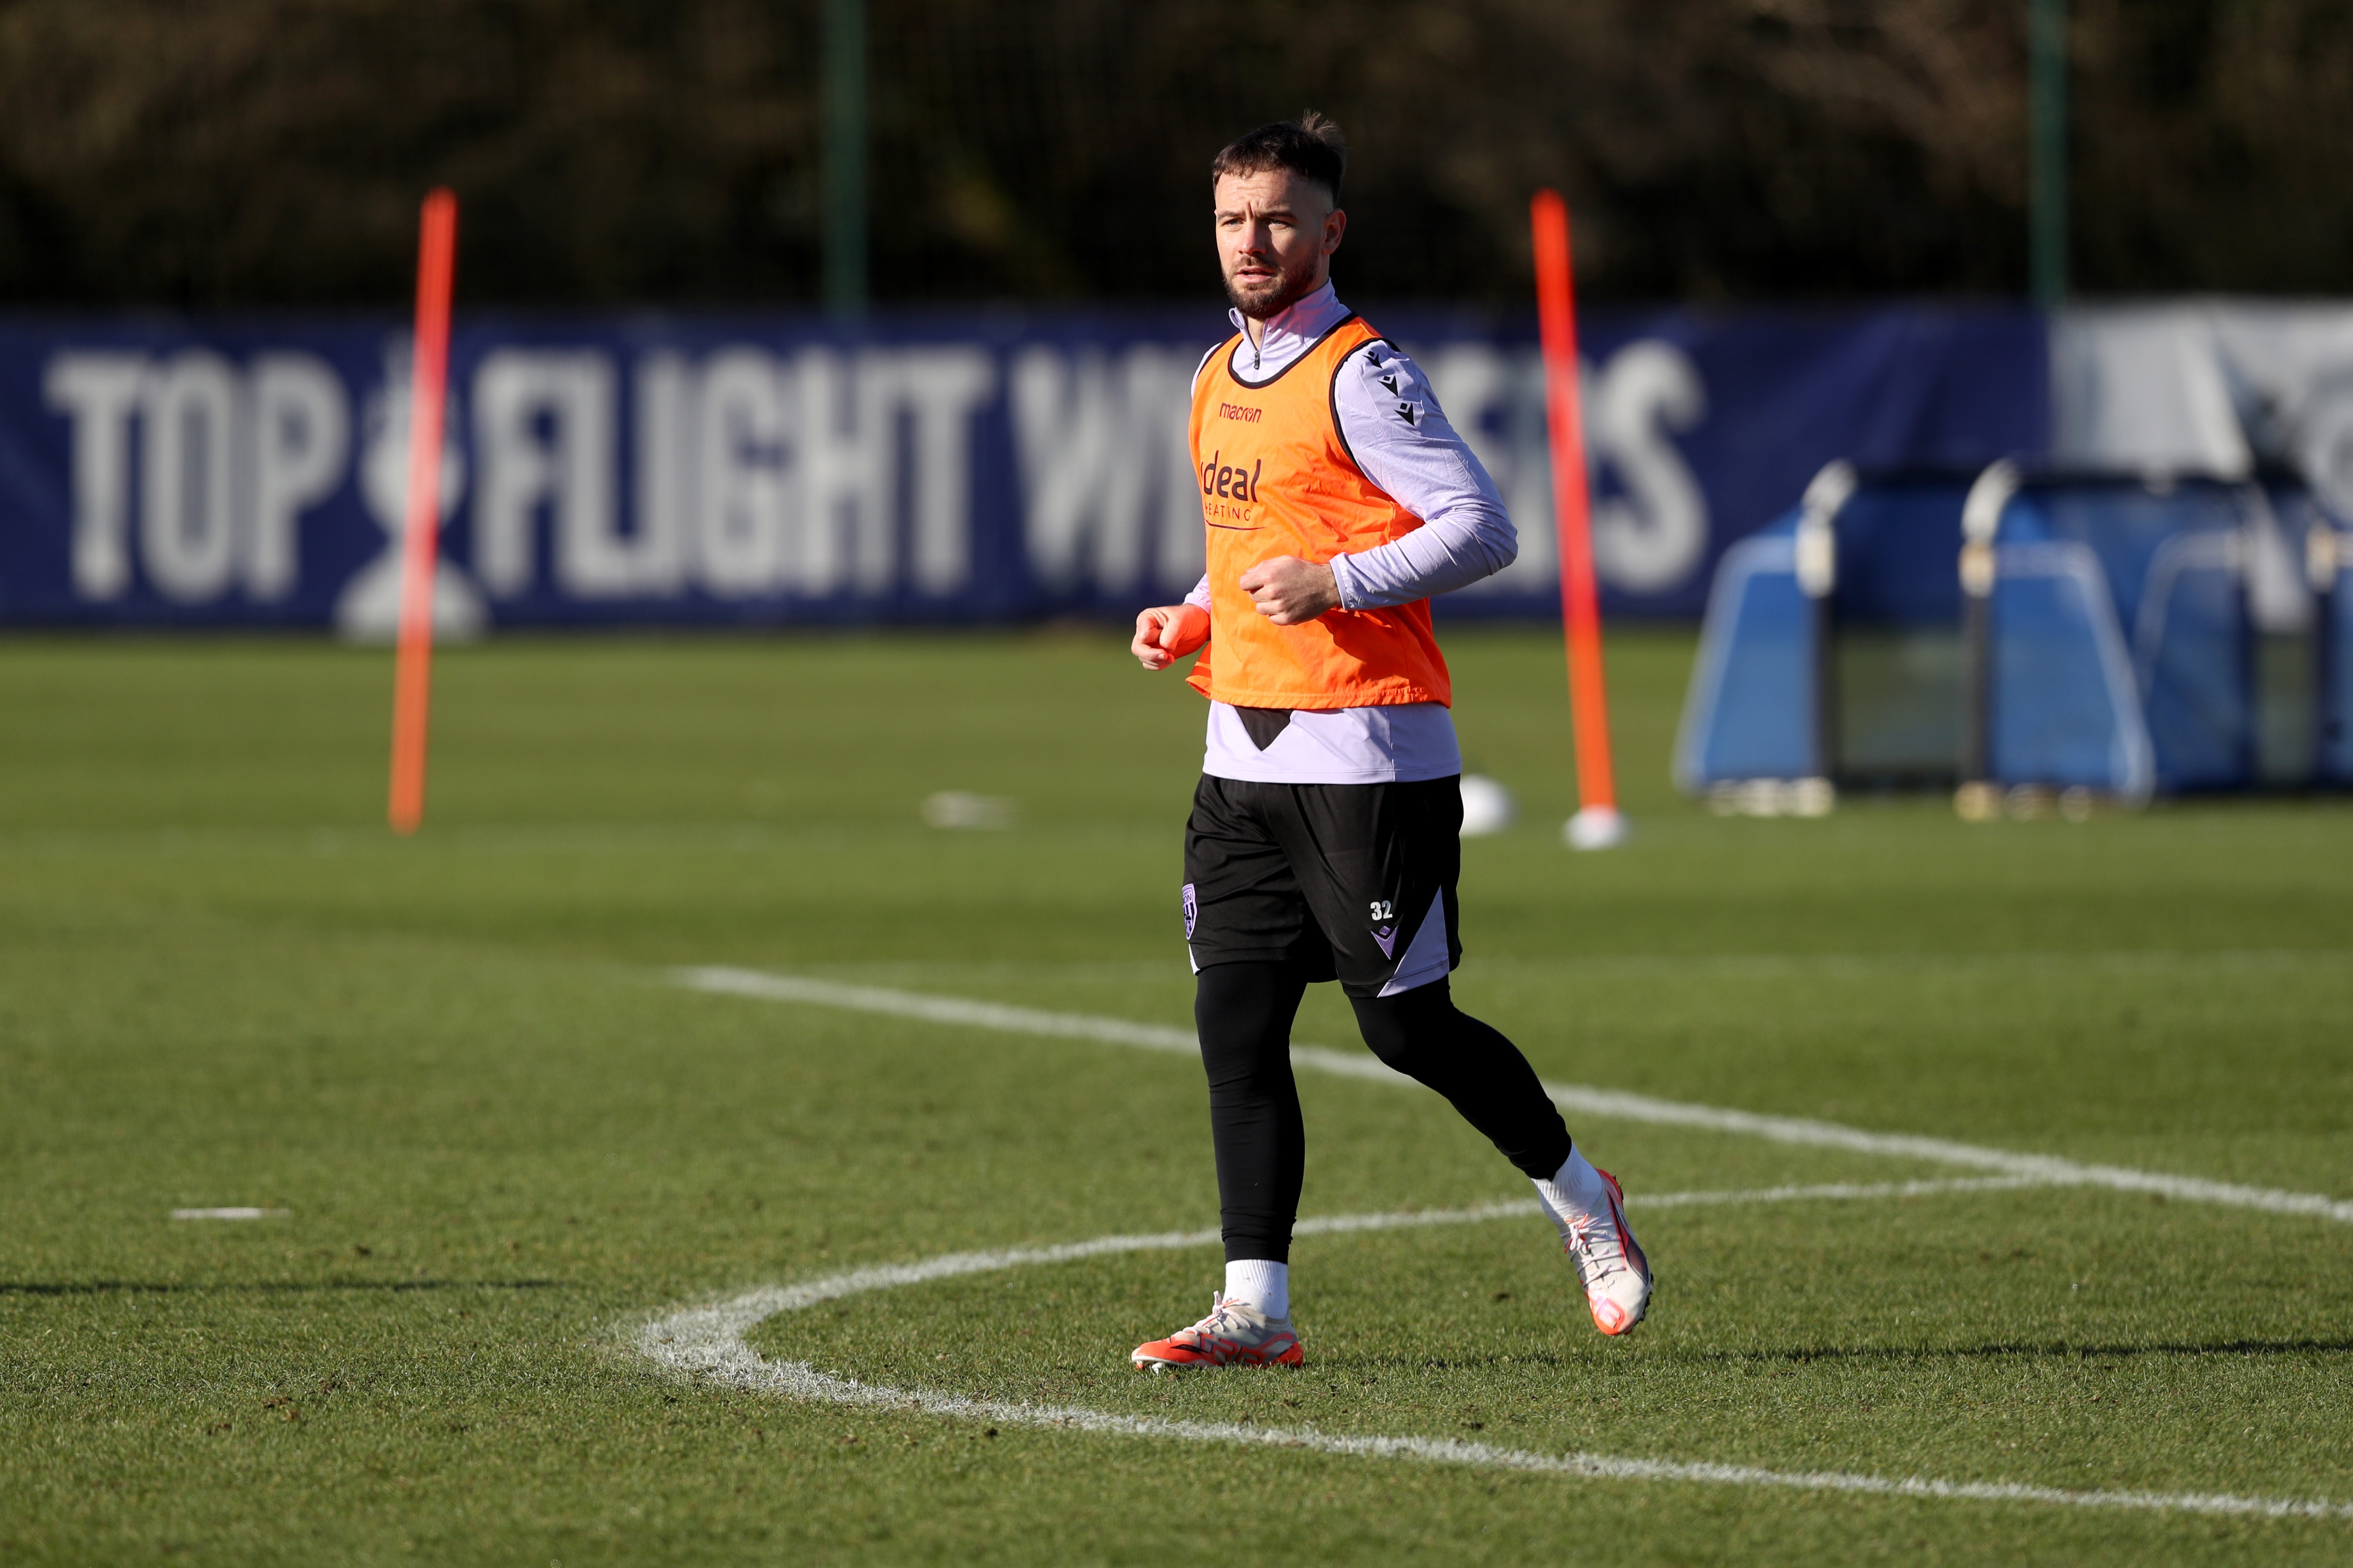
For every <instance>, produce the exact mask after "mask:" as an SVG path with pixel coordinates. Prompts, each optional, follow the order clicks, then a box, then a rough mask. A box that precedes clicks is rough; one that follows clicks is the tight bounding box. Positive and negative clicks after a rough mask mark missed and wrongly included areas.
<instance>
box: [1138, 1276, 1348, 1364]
mask: <svg viewBox="0 0 2353 1568" xmlns="http://www.w3.org/2000/svg"><path fill="white" fill-rule="evenodd" d="M1129 1359H1130V1360H1132V1361H1133V1362H1134V1363H1135V1365H1136V1370H1137V1371H1139V1372H1143V1371H1151V1372H1158V1371H1159V1370H1160V1369H1161V1368H1163V1367H1167V1366H1297V1365H1298V1364H1299V1363H1301V1362H1302V1361H1303V1360H1305V1359H1306V1357H1305V1355H1304V1353H1303V1352H1302V1351H1301V1350H1300V1348H1299V1336H1298V1335H1297V1334H1296V1333H1293V1331H1292V1328H1291V1320H1290V1319H1289V1318H1270V1317H1268V1316H1267V1315H1266V1314H1265V1313H1263V1312H1261V1311H1260V1310H1258V1309H1257V1308H1256V1307H1253V1306H1251V1305H1250V1304H1249V1303H1248V1302H1246V1301H1237V1300H1232V1299H1230V1298H1229V1297H1228V1296H1227V1295H1226V1294H1225V1293H1224V1292H1223V1291H1219V1292H1218V1293H1217V1294H1216V1295H1213V1296H1212V1297H1210V1299H1209V1315H1208V1317H1206V1318H1204V1319H1202V1320H1201V1321H1199V1322H1198V1323H1195V1324H1194V1325H1193V1326H1192V1327H1191V1328H1189V1329H1179V1330H1177V1331H1176V1332H1175V1333H1173V1334H1171V1335H1169V1336H1168V1337H1167V1338H1166V1339H1165V1340H1154V1341H1153V1342H1151V1343H1150V1344H1143V1345H1138V1346H1136V1347H1135V1351H1134V1354H1133V1355H1132V1356H1130V1357H1129Z"/></svg>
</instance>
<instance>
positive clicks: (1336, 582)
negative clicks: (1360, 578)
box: [1332, 555, 1365, 610]
mask: <svg viewBox="0 0 2353 1568" xmlns="http://www.w3.org/2000/svg"><path fill="white" fill-rule="evenodd" d="M1332 584H1333V586H1335V587H1336V588H1338V589H1339V590H1340V607H1341V608H1342V609H1344V610H1361V609H1363V608H1364V607H1365V598H1364V594H1363V592H1362V590H1360V589H1359V588H1358V587H1357V585H1356V573H1355V571H1354V570H1353V569H1352V568H1351V567H1350V566H1349V564H1348V558H1347V557H1346V556H1345V555H1335V556H1334V557H1332Z"/></svg>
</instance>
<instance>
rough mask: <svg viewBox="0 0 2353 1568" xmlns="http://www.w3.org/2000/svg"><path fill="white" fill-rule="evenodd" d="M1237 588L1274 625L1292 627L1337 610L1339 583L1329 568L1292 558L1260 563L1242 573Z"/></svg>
mask: <svg viewBox="0 0 2353 1568" xmlns="http://www.w3.org/2000/svg"><path fill="white" fill-rule="evenodd" d="M1241 586H1242V592H1243V593H1245V594H1248V595H1250V602H1251V603H1253V604H1255V605H1257V606H1258V613H1259V614H1260V615H1261V616H1265V617H1266V618H1267V619H1268V620H1270V621H1272V622H1273V623H1274V624H1275V625H1276V626H1298V625H1300V624H1301V623H1302V622H1304V621H1312V620H1314V618H1315V617H1316V616H1320V615H1322V614H1323V613H1324V611H1326V610H1336V609H1338V608H1339V607H1340V584H1339V582H1338V580H1337V579H1335V577H1334V576H1333V575H1332V568H1331V567H1330V566H1328V565H1325V564H1324V563H1319V562H1314V561H1302V560H1300V559H1299V557H1297V556H1295V555H1278V556H1276V557H1275V558H1274V559H1273V560H1271V561H1261V562H1260V563H1258V564H1257V565H1255V566H1253V567H1251V568H1250V570H1249V571H1247V572H1245V573H1243V574H1242V575H1241Z"/></svg>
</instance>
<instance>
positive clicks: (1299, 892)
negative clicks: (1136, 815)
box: [1185, 773, 1462, 996]
mask: <svg viewBox="0 0 2353 1568" xmlns="http://www.w3.org/2000/svg"><path fill="white" fill-rule="evenodd" d="M1461 834H1462V791H1461V781H1460V780H1459V779H1457V778H1452V777H1449V778H1442V779H1422V780H1417V781H1415V782H1414V783H1411V784H1250V783H1246V782H1244V781H1242V780H1239V779H1221V778H1215V777H1212V776H1210V775H1208V774H1206V773H1205V774H1203V775H1202V778H1201V783H1200V786H1199V787H1198V789H1196V790H1195V791H1194V792H1193V816H1192V820H1191V821H1189V822H1187V824H1186V825H1185V942H1186V945H1187V946H1188V947H1190V948H1191V949H1192V952H1193V968H1194V970H1195V971H1196V972H1197V973H1198V971H1200V970H1203V969H1207V968H1208V966H1209V965H1211V964H1213V963H1275V962H1282V961H1289V962H1292V963H1299V964H1302V965H1303V966H1305V968H1306V969H1307V971H1308V975H1309V978H1310V979H1313V980H1338V981H1339V982H1340V984H1341V986H1342V988H1343V989H1345V991H1346V992H1347V993H1348V994H1350V995H1351V996H1393V995H1395V994H1398V992H1400V991H1410V990H1412V989H1413V988H1414V987H1415V986H1417V985H1426V984H1429V983H1430V982H1431V981H1433V980H1442V979H1444V978H1445V977H1446V975H1447V974H1448V973H1451V971H1452V970H1453V968H1454V966H1455V965H1456V964H1457V963H1461V961H1462V943H1461V940H1460V939H1459V938H1458V936H1457V935H1456V930H1457V917H1456V912H1455V901H1454V884H1455V880H1456V879H1457V878H1458V877H1459V876H1460V875H1461V868H1462V838H1461Z"/></svg>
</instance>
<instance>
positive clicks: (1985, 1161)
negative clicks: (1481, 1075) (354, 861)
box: [670, 967, 2353, 1225]
mask: <svg viewBox="0 0 2353 1568" xmlns="http://www.w3.org/2000/svg"><path fill="white" fill-rule="evenodd" d="M670 978H671V979H672V980H674V981H676V982H677V983H678V984H681V985H683V986H686V987H688V988H689V989H690V990H695V991H709V992H718V993H722V994H727V995H734V996H754V997H758V998H760V999H761V1000H763V1001H768V1002H800V1003H806V1004H808V1005H813V1006H818V1007H843V1008H848V1009H850V1010H852V1011H854V1012H860V1013H887V1014H890V1015H892V1016H895V1017H901V1018H920V1019H923V1021H925V1022H927V1023H934V1024H955V1025H962V1026H965V1027H966V1028H976V1029H996V1030H1000V1031H1003V1032H1005V1033H1008V1034H1015V1035H1048V1036H1058V1037H1063V1038H1068V1039H1080V1040H1100V1041H1103V1042H1104V1043H1106V1044H1109V1045H1114V1046H1133V1047H1139V1048H1141V1049H1145V1050H1154V1051H1181V1052H1183V1053H1185V1054H1186V1055H1187V1056H1192V1055H1196V1054H1198V1052H1199V1050H1200V1048H1201V1047H1200V1043H1199V1041H1198V1039H1196V1038H1195V1037H1194V1035H1193V1032H1192V1031H1191V1030H1189V1029H1172V1028H1167V1027H1166V1026H1161V1025H1157V1024H1138V1023H1134V1022H1132V1021H1130V1020H1128V1019H1125V1018H1099V1017H1094V1016H1090V1015H1087V1014H1084V1013H1047V1012H1041V1011H1039V1009H1037V1008H1034V1007H1010V1006H1007V1005H1004V1004H1002V1003H997V1002H976V1001H973V1000H970V999H969V998H966V997H961V996H931V995H925V994H923V993H921V992H916V991H891V990H885V989H882V988H881V987H879V986H872V985H842V984H836V983H835V982H833V981H830V980H811V979H808V978H807V977H805V976H802V975H797V974H764V973H760V972H759V971H758V970H753V969H727V968H722V967H704V968H699V969H678V970H673V971H671V972H670ZM1291 1060H1292V1064H1293V1066H1294V1067H1301V1068H1307V1069H1308V1070H1310V1071H1313V1072H1321V1073H1330V1074H1332V1075H1334V1076H1335V1077H1340V1078H1360V1079H1374V1080H1376V1081H1379V1082H1384V1083H1393V1084H1399V1085H1404V1086H1407V1087H1411V1088H1419V1085H1417V1084H1415V1083H1414V1081H1413V1079H1409V1078H1408V1077H1406V1076H1405V1075H1404V1074H1402V1073H1399V1072H1397V1071H1395V1070H1393V1069H1392V1068H1389V1067H1388V1065H1387V1064H1385V1063H1384V1062H1382V1061H1381V1059H1380V1058H1377V1057H1375V1056H1372V1055H1370V1054H1368V1053H1363V1052H1358V1053H1354V1054H1351V1053H1349V1052H1345V1051H1335V1050H1333V1049H1331V1048H1330V1047H1325V1046H1293V1047H1291ZM1545 1092H1546V1094H1549V1095H1550V1096H1552V1099H1553V1102H1554V1103H1555V1104H1556V1105H1558V1106H1559V1107H1560V1108H1561V1109H1562V1110H1573V1111H1577V1112H1580V1113H1581V1114H1584V1115H1587V1116H1605V1117H1610V1118H1614V1119H1616V1120H1618V1121H1648V1122H1654V1123H1659V1124H1662V1125H1665V1126H1670V1127H1696V1128H1701V1129H1703V1130H1704V1131H1710V1132H1736V1133H1741V1134H1744V1135H1746V1136H1747V1137H1752V1138H1765V1139H1769V1140H1771V1141H1772V1142H1777V1143H1799V1144H1807V1145H1810V1146H1813V1147H1816V1148H1824V1149H1844V1150H1846V1151H1847V1152H1850V1153H1855V1154H1879V1155H1884V1156H1887V1157H1889V1158H1893V1159H1901V1160H1923V1161H1926V1162H1929V1163H1933V1164H1942V1165H1966V1166H1969V1167H1971V1168H1973V1169H1976V1170H1980V1171H2000V1172H2002V1173H2005V1174H2007V1175H2011V1176H2017V1177H2020V1178H2021V1179H2023V1180H2026V1181H2031V1182H2034V1183H2038V1184H2045V1185H2050V1186H2075V1187H2108V1188H2112V1189H2114V1190H2116V1191H2117V1192H2126V1193H2158V1194H2163V1195H2164V1196H2166V1197H2168V1198H2178V1199H2180V1200H2181V1201H2182V1202H2184V1203H2200V1204H2222V1205H2228V1206H2230V1207H2233V1208H2250V1209H2263V1210H2267V1211H2269V1212H2271V1213H2273V1214H2300V1215H2311V1216H2313V1217H2314V1218H2316V1219H2327V1220H2335V1221H2337V1223H2338V1224H2340V1225H2353V1203H2348V1202H2344V1201H2341V1200H2339V1199H2337V1198H2332V1197H2328V1196H2327V1195H2325V1194H2318V1193H2290V1192H2283V1191H2281V1190H2279V1189H2278V1188H2275V1187H2249V1186H2242V1185H2239V1184H2236V1183H2232V1182H2210V1181H2205V1180H2203V1179H2201V1178H2200V1177H2196V1176H2168V1175H2164V1174H2161V1173H2158V1172H2155V1171H2135V1170H2130V1169H2127V1168H2126V1167H2125V1166H2121V1165H2086V1164H2083V1163H2078V1162H2076V1161H2073V1160H2063V1159H2061V1158H2059V1157H2058V1156H2056V1155H2053V1154H2021V1153H2016V1152H2012V1151H2010V1150H2007V1149H1988V1148H1983V1147H1980V1146H1978V1145H1977V1144H1974V1143H1956V1142H1950V1141H1948V1140H1947V1139H1943V1138H1923V1137H1917V1136H1915V1135H1913V1134H1910V1133H1901V1132H1866V1131H1863V1130H1862V1128H1859V1127H1842V1126H1841V1125H1840V1124H1839V1123H1837V1122H1835V1121H1810V1120H1807V1119H1805V1118H1802V1117H1794V1116H1762V1115H1758V1114H1757V1113H1756V1112H1754V1111H1747V1110H1724V1109H1722V1108H1720V1107H1717V1106H1712V1105H1687V1104H1684V1103H1683V1102H1681V1101H1679V1100H1654V1099H1652V1098H1651V1096H1649V1095H1647V1094H1628V1093H1626V1092H1624V1091H1622V1090H1620V1089H1596V1088H1593V1087H1591V1086H1589V1085H1586V1084H1576V1083H1547V1084H1546V1085H1545Z"/></svg>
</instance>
